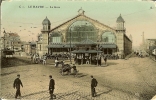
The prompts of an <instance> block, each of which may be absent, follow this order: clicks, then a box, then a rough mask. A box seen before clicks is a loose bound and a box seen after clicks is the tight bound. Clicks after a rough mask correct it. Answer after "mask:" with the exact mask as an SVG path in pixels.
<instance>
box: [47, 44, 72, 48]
mask: <svg viewBox="0 0 156 100" xmlns="http://www.w3.org/2000/svg"><path fill="white" fill-rule="evenodd" d="M47 47H48V48H70V44H49V45H48V46H47ZM73 47H75V45H74V44H71V48H73Z"/></svg>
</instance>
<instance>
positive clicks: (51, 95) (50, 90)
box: [49, 75, 56, 99]
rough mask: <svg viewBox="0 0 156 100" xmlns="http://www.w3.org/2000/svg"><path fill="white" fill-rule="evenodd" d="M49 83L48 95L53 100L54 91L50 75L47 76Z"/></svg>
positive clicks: (53, 83) (53, 82)
mask: <svg viewBox="0 0 156 100" xmlns="http://www.w3.org/2000/svg"><path fill="white" fill-rule="evenodd" d="M49 78H50V82H49V93H50V98H51V99H53V96H54V97H55V98H56V96H55V95H54V94H53V93H54V89H55V81H54V79H52V75H49Z"/></svg>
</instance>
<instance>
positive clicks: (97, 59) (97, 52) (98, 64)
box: [97, 41, 99, 66]
mask: <svg viewBox="0 0 156 100" xmlns="http://www.w3.org/2000/svg"><path fill="white" fill-rule="evenodd" d="M98 48H99V46H98V41H97V66H98V65H99V64H98Z"/></svg>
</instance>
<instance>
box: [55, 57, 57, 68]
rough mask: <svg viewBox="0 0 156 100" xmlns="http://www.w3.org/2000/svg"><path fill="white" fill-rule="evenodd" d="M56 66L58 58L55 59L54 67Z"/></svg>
mask: <svg viewBox="0 0 156 100" xmlns="http://www.w3.org/2000/svg"><path fill="white" fill-rule="evenodd" d="M57 66H58V58H56V59H55V67H57Z"/></svg>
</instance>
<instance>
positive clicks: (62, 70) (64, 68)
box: [60, 64, 72, 75]
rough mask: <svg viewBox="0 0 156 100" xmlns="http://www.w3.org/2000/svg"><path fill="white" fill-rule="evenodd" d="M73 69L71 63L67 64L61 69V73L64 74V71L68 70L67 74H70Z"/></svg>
mask: <svg viewBox="0 0 156 100" xmlns="http://www.w3.org/2000/svg"><path fill="white" fill-rule="evenodd" d="M71 69H72V67H71V66H70V65H69V64H65V65H64V66H62V68H61V69H60V73H61V75H64V73H65V72H67V74H68V75H69V74H71Z"/></svg>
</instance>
